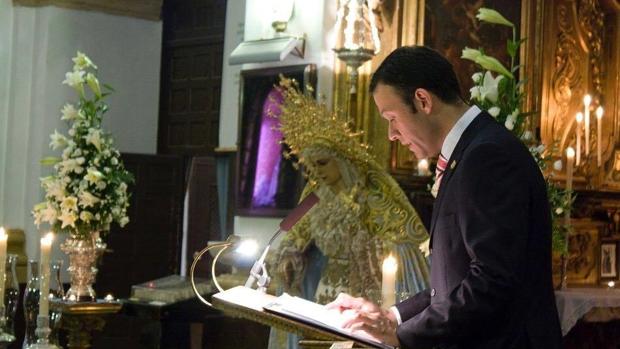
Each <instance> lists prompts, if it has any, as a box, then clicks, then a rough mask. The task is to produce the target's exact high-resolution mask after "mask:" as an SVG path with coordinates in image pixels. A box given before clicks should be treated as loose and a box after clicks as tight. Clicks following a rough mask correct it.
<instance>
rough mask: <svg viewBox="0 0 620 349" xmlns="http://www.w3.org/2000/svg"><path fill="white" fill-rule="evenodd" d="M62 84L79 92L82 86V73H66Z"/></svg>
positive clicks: (79, 71)
mask: <svg viewBox="0 0 620 349" xmlns="http://www.w3.org/2000/svg"><path fill="white" fill-rule="evenodd" d="M62 83H63V84H66V85H69V86H71V87H73V88H74V89H76V90H81V89H82V88H83V86H82V85H83V84H84V72H83V71H81V70H78V71H74V72H68V73H67V74H66V75H65V80H64V81H63V82H62Z"/></svg>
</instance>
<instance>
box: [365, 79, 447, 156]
mask: <svg viewBox="0 0 620 349" xmlns="http://www.w3.org/2000/svg"><path fill="white" fill-rule="evenodd" d="M373 98H374V99H375V104H376V105H377V108H378V109H379V113H380V114H381V116H382V117H383V118H384V119H386V120H387V121H388V138H389V139H390V140H391V141H396V140H398V141H399V142H400V143H401V144H402V145H403V146H405V147H407V148H408V149H409V150H410V151H412V152H413V153H414V154H415V156H416V158H418V159H425V158H427V157H430V156H435V155H436V154H437V153H438V151H439V150H436V149H434V148H435V143H436V134H437V128H436V126H435V125H434V124H433V122H432V121H433V118H432V116H431V115H428V114H427V113H425V112H423V111H421V110H420V108H416V109H417V110H418V111H417V112H416V113H414V112H413V111H412V110H411V107H410V106H409V105H408V104H406V103H405V102H404V101H403V99H402V97H401V96H400V95H399V94H398V92H397V91H396V89H395V88H394V87H392V86H389V85H385V84H382V83H379V84H377V87H376V88H375V91H374V93H373ZM411 98H414V96H413V95H412V96H411ZM414 103H415V102H414ZM417 105H418V104H416V106H417Z"/></svg>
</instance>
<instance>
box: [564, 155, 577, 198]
mask: <svg viewBox="0 0 620 349" xmlns="http://www.w3.org/2000/svg"><path fill="white" fill-rule="evenodd" d="M574 162H575V149H573V148H572V147H568V148H566V190H567V191H570V190H573V163H574Z"/></svg>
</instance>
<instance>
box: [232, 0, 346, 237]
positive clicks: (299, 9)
mask: <svg viewBox="0 0 620 349" xmlns="http://www.w3.org/2000/svg"><path fill="white" fill-rule="evenodd" d="M270 2H271V1H266V0H244V1H228V8H227V11H226V34H225V46H224V67H223V71H222V74H223V76H222V99H221V106H222V107H221V110H220V146H221V147H230V146H235V145H237V142H238V140H237V136H238V127H239V125H238V120H239V73H240V72H241V71H242V70H249V69H260V68H268V67H278V66H288V65H299V64H309V63H313V64H316V65H317V68H318V83H317V85H318V86H317V92H318V93H319V94H322V95H323V96H326V97H328V100H327V102H328V105H330V104H331V101H330V100H329V98H330V97H331V95H332V83H333V78H332V77H333V70H332V67H333V62H334V54H333V53H332V51H331V48H332V46H333V44H332V42H333V33H332V28H333V26H334V24H335V22H336V1H333V0H313V1H307V0H295V8H294V12H293V16H292V18H291V20H290V21H289V24H288V28H287V33H289V34H292V35H302V34H306V48H305V56H304V58H299V57H297V56H293V55H289V56H287V57H286V58H285V59H284V61H282V62H270V63H261V64H243V65H242V66H229V65H228V57H229V56H230V53H231V52H232V50H233V49H234V48H235V47H236V46H237V45H238V44H239V43H240V42H241V41H242V40H257V39H261V38H269V37H273V34H274V33H273V29H271V21H270V20H269V16H268V13H269V8H268V6H267V5H268V4H269V3H270ZM244 7H245V11H244V10H243V8H244ZM241 28H243V29H244V30H243V34H242V33H241V30H240V29H241ZM242 35H243V36H242ZM279 222H280V219H269V218H253V217H235V232H236V233H237V234H240V235H243V236H254V237H255V238H257V239H258V240H259V241H267V240H268V239H269V237H270V236H271V235H272V234H273V233H274V231H275V229H276V228H277V226H278V223H279Z"/></svg>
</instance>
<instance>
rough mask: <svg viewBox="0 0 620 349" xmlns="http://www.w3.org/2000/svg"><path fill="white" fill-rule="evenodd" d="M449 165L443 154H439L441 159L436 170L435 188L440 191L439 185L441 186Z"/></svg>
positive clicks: (438, 160)
mask: <svg viewBox="0 0 620 349" xmlns="http://www.w3.org/2000/svg"><path fill="white" fill-rule="evenodd" d="M447 165H448V160H447V159H446V158H445V157H444V156H443V155H441V154H439V158H437V167H436V168H435V187H436V188H437V190H439V185H441V178H442V177H443V173H444V171H445V170H446V166H447Z"/></svg>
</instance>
